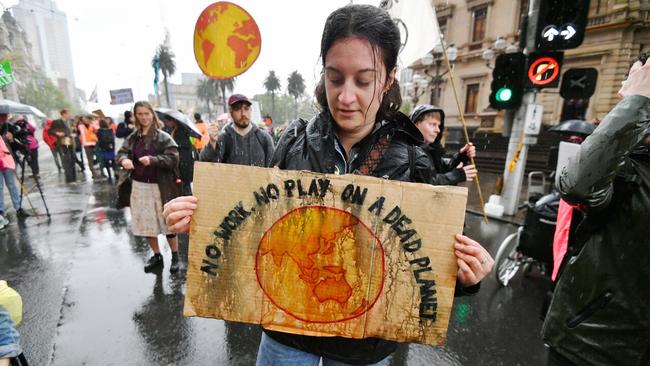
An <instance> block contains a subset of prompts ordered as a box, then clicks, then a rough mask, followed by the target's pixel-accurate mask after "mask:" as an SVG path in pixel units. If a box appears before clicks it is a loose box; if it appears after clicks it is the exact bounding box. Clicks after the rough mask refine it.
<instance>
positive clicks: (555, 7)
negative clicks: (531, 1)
mask: <svg viewBox="0 0 650 366" xmlns="http://www.w3.org/2000/svg"><path fill="white" fill-rule="evenodd" d="M535 13H536V15H533V17H534V18H536V19H534V20H536V22H537V27H536V28H535V29H536V32H535V48H536V49H537V50H540V51H542V50H545V51H553V50H567V49H570V48H576V47H578V46H580V45H581V44H582V41H583V40H584V38H585V28H586V27H587V15H588V13H589V0H571V1H567V0H540V1H539V8H538V11H537V12H535V11H533V14H535ZM529 21H530V20H529Z"/></svg>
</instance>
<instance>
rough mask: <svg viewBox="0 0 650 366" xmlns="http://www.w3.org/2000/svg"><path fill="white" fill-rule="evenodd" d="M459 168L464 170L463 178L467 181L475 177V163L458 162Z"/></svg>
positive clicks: (476, 171) (476, 172)
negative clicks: (464, 163)
mask: <svg viewBox="0 0 650 366" xmlns="http://www.w3.org/2000/svg"><path fill="white" fill-rule="evenodd" d="M458 168H459V169H463V170H464V171H465V179H466V180H467V181H468V182H471V181H473V180H474V177H476V174H478V170H476V166H475V165H463V163H460V164H459V165H458Z"/></svg>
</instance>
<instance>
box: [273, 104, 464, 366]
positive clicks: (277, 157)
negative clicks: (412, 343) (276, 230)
mask: <svg viewBox="0 0 650 366" xmlns="http://www.w3.org/2000/svg"><path fill="white" fill-rule="evenodd" d="M379 123H380V125H379V126H378V127H377V128H376V129H375V130H374V132H373V133H372V134H370V135H369V136H367V137H366V138H364V139H363V140H361V141H360V142H359V143H358V144H357V145H356V146H355V147H356V148H358V152H359V153H358V154H359V155H358V156H357V158H355V159H354V160H353V161H352V162H351V165H352V166H351V167H350V169H349V170H350V171H352V172H355V173H359V172H358V169H359V168H360V165H361V164H363V162H364V161H366V157H367V156H368V154H369V152H370V151H371V150H372V148H373V146H374V145H375V143H376V142H377V141H379V139H380V138H382V137H383V136H390V143H389V145H388V147H387V149H386V150H385V151H384V154H383V157H382V158H381V159H380V160H379V164H378V165H377V167H376V169H375V170H374V171H372V172H371V173H370V175H372V176H375V177H384V178H387V179H392V180H400V181H411V182H419V183H431V179H432V178H431V171H432V170H431V165H430V163H429V158H428V157H427V156H426V154H425V153H424V152H423V151H422V149H420V148H419V147H418V146H419V145H421V144H422V135H421V134H420V131H419V130H418V129H417V128H416V127H415V126H414V125H413V123H411V121H410V120H409V119H408V117H406V116H405V115H402V114H399V115H398V116H397V118H396V119H395V120H394V121H382V122H379ZM335 139H336V137H335V134H334V122H333V121H332V119H331V117H330V114H329V113H327V112H323V113H321V114H319V115H318V116H316V117H314V118H313V119H312V120H310V121H309V122H307V121H305V120H303V119H299V120H296V121H294V122H293V123H292V124H291V125H289V127H288V128H287V129H286V130H285V132H284V133H283V135H282V137H281V138H280V141H279V142H278V145H277V147H276V150H275V154H274V155H273V158H272V159H271V166H277V167H279V168H281V169H289V170H309V171H313V172H318V173H330V174H332V173H334V172H335V159H336V156H335V154H337V152H336V150H335ZM470 291H471V290H470ZM461 292H462V291H461ZM264 332H265V333H266V334H267V335H268V336H270V337H271V338H273V339H274V340H276V341H278V342H280V343H282V344H285V345H288V346H291V347H294V348H297V349H300V350H303V351H306V352H309V353H312V354H317V355H321V356H323V357H327V358H330V359H333V360H337V361H340V362H345V363H350V364H360V365H365V364H369V363H375V362H378V361H380V360H382V359H384V358H386V357H387V356H388V355H390V354H391V353H392V352H394V351H395V349H396V348H397V342H393V341H387V340H383V339H379V338H365V339H350V338H342V337H311V336H301V335H295V334H288V333H282V332H276V331H270V330H264Z"/></svg>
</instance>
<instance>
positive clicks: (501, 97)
mask: <svg viewBox="0 0 650 366" xmlns="http://www.w3.org/2000/svg"><path fill="white" fill-rule="evenodd" d="M510 99H512V89H510V88H508V87H505V86H504V87H503V88H501V89H499V90H498V91H497V95H496V100H497V101H498V102H508V101H510Z"/></svg>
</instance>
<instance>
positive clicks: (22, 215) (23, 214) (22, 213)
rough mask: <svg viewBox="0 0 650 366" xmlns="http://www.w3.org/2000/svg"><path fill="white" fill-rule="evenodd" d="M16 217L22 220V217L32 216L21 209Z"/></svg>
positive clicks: (17, 211)
mask: <svg viewBox="0 0 650 366" xmlns="http://www.w3.org/2000/svg"><path fill="white" fill-rule="evenodd" d="M16 216H17V217H21V218H22V217H29V216H31V215H30V214H29V213H27V211H25V210H23V208H22V207H21V208H19V209H17V210H16Z"/></svg>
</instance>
